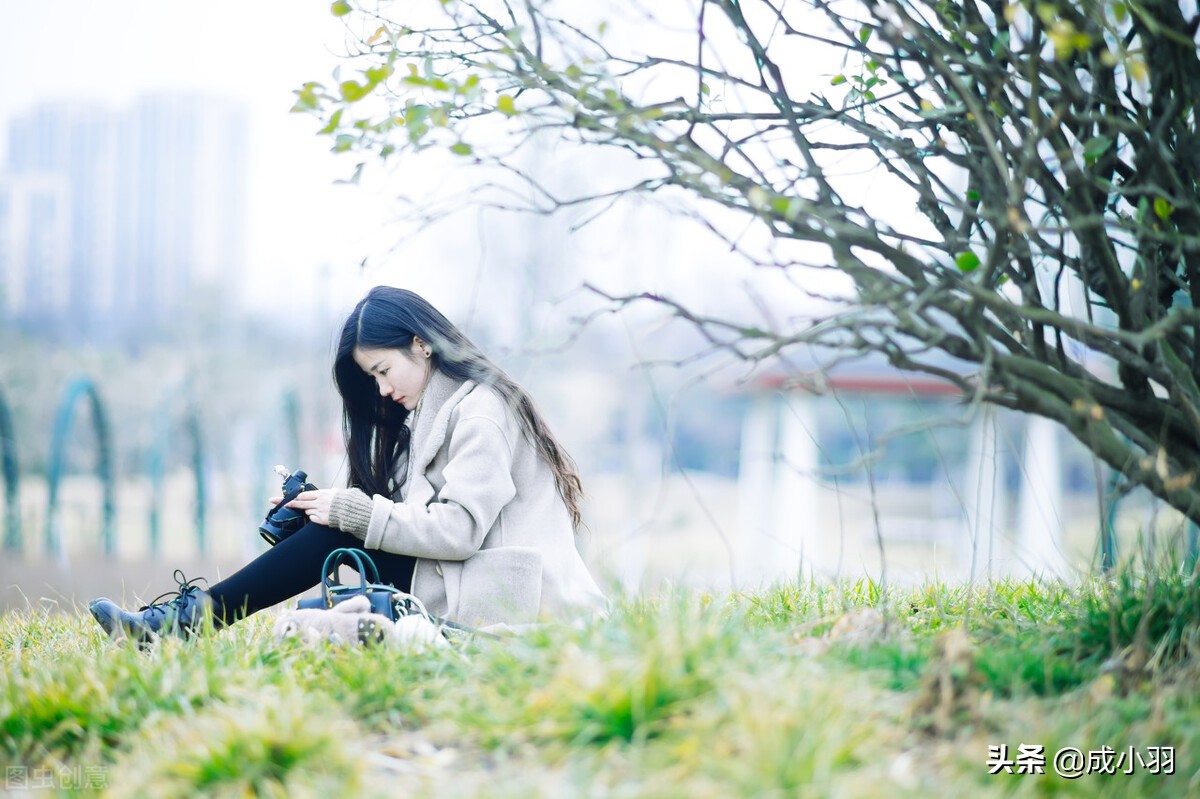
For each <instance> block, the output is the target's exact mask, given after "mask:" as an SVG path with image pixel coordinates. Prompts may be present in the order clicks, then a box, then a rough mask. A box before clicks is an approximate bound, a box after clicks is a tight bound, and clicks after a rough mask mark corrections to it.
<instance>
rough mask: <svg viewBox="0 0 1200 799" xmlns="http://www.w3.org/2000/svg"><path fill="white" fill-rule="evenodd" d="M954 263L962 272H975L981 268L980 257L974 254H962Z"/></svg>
mask: <svg viewBox="0 0 1200 799" xmlns="http://www.w3.org/2000/svg"><path fill="white" fill-rule="evenodd" d="M954 263H955V264H957V265H958V268H959V270H960V271H962V272H973V271H975V270H976V269H978V268H979V263H980V261H979V256H978V255H976V254H975V253H973V252H970V251H967V252H960V253H959V254H958V256H957V257H956V258H955V259H954Z"/></svg>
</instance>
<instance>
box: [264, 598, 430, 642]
mask: <svg viewBox="0 0 1200 799" xmlns="http://www.w3.org/2000/svg"><path fill="white" fill-rule="evenodd" d="M275 638H276V639H277V640H280V641H283V640H285V639H288V638H298V639H299V640H300V642H301V643H303V644H307V645H311V644H314V643H317V642H321V641H326V642H328V643H331V644H352V645H353V644H357V645H360V646H375V645H377V644H381V643H385V642H386V643H388V644H391V645H395V646H399V647H403V648H408V649H413V648H420V647H424V646H446V645H447V643H446V639H445V638H443V637H442V634H441V632H440V631H439V630H438V628H437V627H435V626H434V625H433V624H431V623H430V622H429V620H428V619H426V618H424V617H423V616H405V617H403V618H401V619H400V621H399V622H393V621H392V620H391V619H389V618H388V617H387V616H381V615H379V614H378V613H372V612H371V603H370V601H369V600H368V599H367V598H366V597H365V596H356V597H351V598H350V599H347V600H345V601H344V602H339V603H338V604H336V605H334V606H333V607H332V608H328V609H326V608H303V609H298V610H293V611H289V612H288V613H285V614H283V615H282V616H280V617H279V619H278V621H276V622H275Z"/></svg>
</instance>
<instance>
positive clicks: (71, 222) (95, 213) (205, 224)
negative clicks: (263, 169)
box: [0, 95, 248, 339]
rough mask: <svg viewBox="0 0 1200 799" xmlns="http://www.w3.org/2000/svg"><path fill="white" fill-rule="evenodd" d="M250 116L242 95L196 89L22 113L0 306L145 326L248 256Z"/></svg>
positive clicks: (10, 176)
mask: <svg viewBox="0 0 1200 799" xmlns="http://www.w3.org/2000/svg"><path fill="white" fill-rule="evenodd" d="M247 128H248V122H247V115H246V113H245V112H244V110H243V109H242V108H241V107H239V106H238V105H236V104H233V103H230V102H227V101H224V100H220V99H214V98H209V97H199V96H175V95H163V96H155V97H146V98H142V99H140V100H138V101H137V102H135V103H134V104H133V106H132V107H131V108H128V109H126V110H122V111H115V112H114V111H109V110H106V109H102V108H95V107H90V106H85V105H80V104H69V103H56V104H50V105H43V106H39V107H37V108H35V109H33V110H32V111H30V112H28V113H26V114H24V115H22V116H19V117H17V118H15V119H14V120H13V121H12V123H11V124H10V126H9V131H8V134H9V135H8V145H9V146H8V163H7V178H5V179H4V181H3V183H2V184H0V185H3V186H4V187H5V188H4V189H3V192H4V196H5V197H6V198H7V200H8V202H7V207H4V208H0V231H3V232H0V236H3V241H4V242H5V245H0V246H3V247H4V249H0V269H2V270H3V274H4V276H5V280H4V288H5V293H4V297H3V300H4V311H5V314H4V315H5V317H6V318H7V319H9V320H11V321H13V322H15V323H16V324H18V325H19V326H21V327H24V328H26V329H29V330H31V331H32V332H41V333H53V334H56V335H59V336H64V337H67V338H72V339H79V338H84V337H86V338H93V339H94V338H101V339H104V338H128V337H136V336H138V335H140V334H143V333H145V332H148V331H149V330H152V329H154V328H156V327H159V326H161V325H162V324H163V323H164V322H166V321H168V320H172V321H173V320H176V319H178V318H179V314H180V311H181V309H183V308H184V307H185V306H186V305H187V302H188V300H189V298H190V297H191V296H192V295H193V294H194V293H195V292H196V291H197V290H199V289H201V288H202V287H205V286H210V287H217V288H219V287H220V286H221V285H223V284H226V283H227V282H228V281H231V280H233V279H234V278H235V276H236V275H237V274H238V272H239V270H240V269H241V268H242V267H243V265H244V259H245V256H244V250H245V244H244V243H245V222H244V219H245V204H246V178H245V175H246V168H245V167H246V147H245V141H246V137H247ZM52 185H53V186H55V187H56V188H55V191H54V192H53V199H50V197H51V195H50V194H48V193H47V192H49V191H50V189H49V188H47V187H50V186H52ZM39 187H40V188H39ZM50 219H53V222H54V224H55V225H57V227H48V226H47V225H48V220H50ZM64 222H65V227H64V224H63V223H64ZM50 230H53V231H54V232H53V239H54V241H53V242H52V243H51V242H48V241H44V239H47V238H48V237H49V233H48V231H50ZM35 242H41V244H40V245H38V246H35ZM56 259H57V260H56Z"/></svg>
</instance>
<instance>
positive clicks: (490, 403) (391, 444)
mask: <svg viewBox="0 0 1200 799" xmlns="http://www.w3.org/2000/svg"><path fill="white" fill-rule="evenodd" d="M333 377H334V381H335V383H336V384H337V389H338V392H339V393H340V394H341V397H342V403H343V427H344V432H345V439H346V454H347V458H348V460H349V470H350V476H349V481H348V482H349V487H348V488H322V489H318V490H315V491H306V492H304V493H301V494H300V495H299V496H297V497H296V499H295V500H294V501H292V502H290V503H288V507H290V508H294V509H297V510H300V511H303V512H304V513H305V514H306V515H307V518H308V524H306V525H305V526H304V527H302V528H301V529H300V530H299V531H298V532H296V533H293V534H292V535H290V536H288V537H286V538H284V539H282V540H281V541H280V542H279V543H278V544H277V545H276V546H274V547H273V548H272V549H269V550H267V551H266V552H264V553H262V554H261V555H259V556H258V557H257V558H255V559H254V560H253V561H251V562H250V563H249V564H247V565H246V566H245V567H243V568H242V569H241V570H239V571H238V572H236V573H235V574H233V575H231V576H230V577H229V578H227V579H225V580H222V581H220V582H218V583H216V584H214V585H211V586H209V588H208V590H201V589H200V588H199V587H198V586H195V585H192V583H193V582H195V581H194V580H192V581H188V580H180V586H179V592H178V595H177V596H175V598H173V599H171V600H170V601H167V602H161V603H151V604H150V605H148V606H145V607H143V608H142V609H141V610H140V611H138V612H130V611H126V610H123V609H121V608H120V607H119V606H117V604H116V603H114V602H112V601H111V600H109V599H107V598H100V599H96V600H93V601H92V602H91V604H90V610H91V613H92V615H93V616H94V617H95V618H96V621H98V622H99V623H100V625H101V626H102V627H103V628H104V629H105V631H106V632H107V633H108V634H109V635H110V636H114V637H118V636H130V637H133V638H136V639H137V640H139V641H147V640H150V639H151V638H152V637H153V636H155V635H164V634H167V635H184V634H186V633H189V632H191V631H193V630H195V629H197V628H198V627H199V626H200V625H201V623H202V621H203V619H204V618H205V617H206V616H208V615H210V614H211V618H212V621H213V624H214V626H215V627H222V626H225V625H229V624H232V623H233V622H235V621H238V620H239V619H242V618H245V617H246V616H248V615H249V614H251V613H254V612H256V611H259V610H262V609H263V608H267V607H270V606H271V605H274V604H276V603H278V602H282V601H284V600H285V599H288V598H289V597H292V596H295V595H296V594H299V593H302V592H304V591H306V590H308V589H309V588H312V587H313V586H314V585H316V584H317V583H318V582H319V581H320V579H319V578H320V571H321V567H322V566H323V564H324V562H325V558H326V556H327V555H329V553H330V552H332V551H333V550H335V549H338V548H339V547H355V548H358V549H360V550H367V551H368V554H370V555H371V556H372V559H373V560H374V561H375V563H376V565H377V566H378V567H379V574H380V579H381V581H382V582H385V583H391V584H392V585H394V586H396V587H398V588H400V589H402V590H405V591H409V592H410V593H412V594H414V595H416V596H417V597H418V598H419V599H420V600H422V602H424V603H425V606H426V608H428V610H429V612H430V613H432V614H434V615H437V616H441V617H443V618H446V619H448V620H451V621H456V622H459V623H462V624H466V625H469V626H484V625H489V624H494V623H506V624H510V625H511V624H521V623H528V622H534V621H538V620H544V619H549V618H561V617H564V616H567V615H572V614H578V613H581V612H588V611H592V610H597V609H599V608H600V607H601V606H602V605H603V603H604V599H603V596H602V594H601V593H600V590H599V588H597V586H596V583H595V581H594V580H593V579H592V577H591V575H590V574H589V573H588V570H587V567H586V566H585V565H584V563H583V560H582V558H580V556H579V553H578V551H577V550H576V547H575V535H574V534H575V530H576V528H577V527H578V525H579V522H580V511H579V502H580V498H581V494H582V491H581V487H580V482H579V475H578V474H577V472H576V469H575V464H574V462H573V461H572V460H571V457H570V456H569V455H568V454H567V453H566V452H565V451H564V450H563V448H562V446H561V445H560V444H559V443H558V441H557V440H556V439H555V438H554V436H553V435H552V434H551V432H550V430H549V428H547V426H546V423H545V421H544V420H543V419H542V417H541V414H540V413H538V410H537V408H536V407H535V406H534V404H533V401H532V400H531V399H530V397H529V395H528V394H527V393H526V392H525V391H524V390H523V389H522V388H521V387H520V386H518V385H517V384H516V383H515V382H513V380H512V379H511V378H509V377H508V375H506V374H505V373H504V372H503V371H501V370H500V369H499V367H497V366H496V365H495V364H493V363H492V362H491V361H489V360H488V359H487V358H486V357H485V356H484V355H483V353H481V352H480V351H479V349H478V348H477V347H476V346H475V345H474V344H472V343H471V342H470V341H469V340H468V339H467V337H466V336H464V335H463V334H462V333H461V332H460V331H459V330H458V329H457V328H456V327H455V326H454V325H453V324H451V323H450V322H449V320H447V319H446V317H444V316H443V315H442V314H441V313H439V312H438V311H437V310H436V309H435V308H434V307H433V306H432V305H430V304H429V303H428V302H427V301H425V300H424V299H422V298H421V297H419V296H417V295H416V294H414V293H412V292H411V291H404V290H402V289H396V288H390V287H386V286H379V287H376V288H374V289H372V290H371V291H370V293H368V294H367V296H366V298H365V299H363V300H362V301H361V302H359V303H358V305H357V307H355V309H354V312H353V313H351V314H350V317H349V318H348V319H347V320H346V323H345V325H344V326H343V328H342V337H341V342H340V344H339V346H338V352H337V359H336V361H335V362H334V365H333ZM280 499H281V498H280V497H275V498H273V499H272V500H271V502H272V503H278V502H279V501H280ZM177 573H178V572H177Z"/></svg>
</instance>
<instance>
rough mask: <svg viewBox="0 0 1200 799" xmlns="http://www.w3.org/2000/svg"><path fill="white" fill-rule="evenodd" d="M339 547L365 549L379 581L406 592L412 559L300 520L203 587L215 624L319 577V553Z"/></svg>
mask: <svg viewBox="0 0 1200 799" xmlns="http://www.w3.org/2000/svg"><path fill="white" fill-rule="evenodd" d="M339 547H351V548H353V549H357V550H359V551H360V552H366V553H367V554H368V555H370V557H371V560H373V561H375V565H376V566H377V567H378V568H379V581H380V582H382V583H391V584H392V585H394V586H396V587H397V588H399V589H401V590H403V591H407V590H409V587H410V585H411V583H412V574H413V567H414V566H415V565H416V559H415V558H413V557H412V556H410V555H397V554H394V553H392V552H383V551H381V550H378V549H372V550H370V551H369V552H368V551H367V550H364V549H363V546H362V541H361V540H359V539H358V538H355V537H354V536H352V535H351V534H350V533H343V532H342V531H341V530H333V529H331V528H329V527H326V526H325V525H323V524H313V523H309V524H306V525H305V526H304V527H301V528H300V529H299V530H298V531H297V532H295V533H294V534H292V535H290V536H288V537H287V538H285V539H283V540H282V541H280V542H279V543H278V544H276V545H275V546H273V547H271V548H270V549H268V550H267V551H266V552H264V553H262V554H261V555H259V556H258V557H257V558H255V559H254V560H252V561H250V562H249V563H247V564H246V565H245V566H243V567H242V568H241V569H239V570H238V571H236V572H234V573H233V574H231V575H230V576H229V577H227V578H225V579H224V580H221V581H220V582H219V583H214V584H213V585H211V586H209V589H208V593H209V595H210V596H211V597H212V600H213V617H214V621H215V622H216V623H217V624H218V625H222V624H225V625H228V624H233V623H234V622H235V621H238V620H239V619H244V618H245V617H247V616H249V615H250V614H251V613H257V612H258V611H260V610H262V609H263V608H269V607H271V606H272V605H275V604H277V603H279V602H282V601H284V600H285V599H288V598H290V597H293V596H295V595H296V594H300V593H303V592H304V591H307V590H308V589H310V588H312V587H313V586H314V585H317V584H318V583H320V582H321V576H320V572H321V567H322V566H324V565H325V558H327V557H328V556H329V553H330V552H332V551H333V550H335V549H338V548H339Z"/></svg>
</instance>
